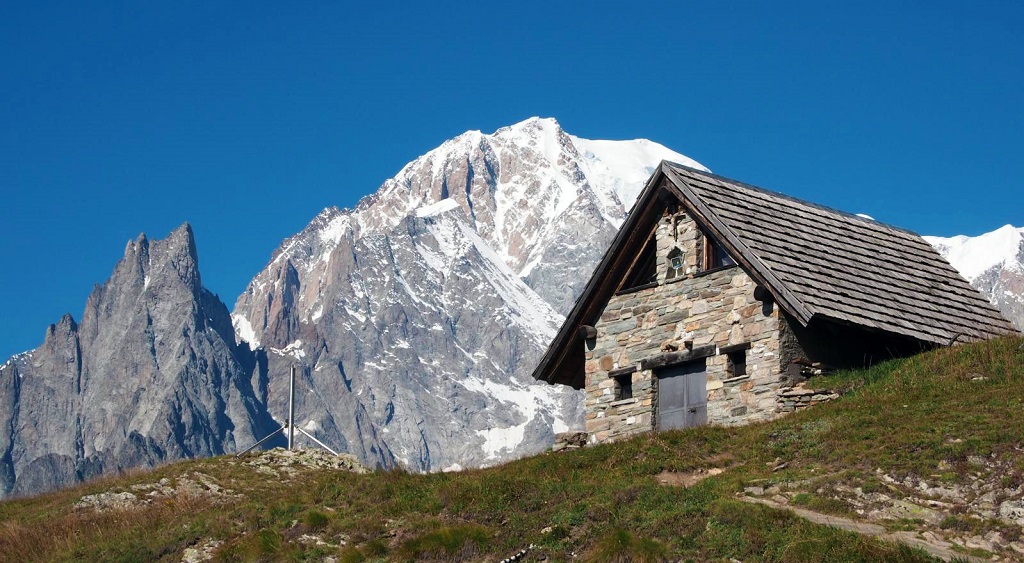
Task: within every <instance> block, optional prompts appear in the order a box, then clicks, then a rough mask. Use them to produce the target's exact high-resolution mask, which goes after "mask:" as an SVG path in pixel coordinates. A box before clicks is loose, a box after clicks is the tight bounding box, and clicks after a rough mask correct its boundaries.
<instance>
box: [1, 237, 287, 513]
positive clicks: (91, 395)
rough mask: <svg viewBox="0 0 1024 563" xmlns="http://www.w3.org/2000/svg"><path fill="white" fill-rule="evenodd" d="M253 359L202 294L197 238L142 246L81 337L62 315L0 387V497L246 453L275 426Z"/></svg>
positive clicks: (94, 308)
mask: <svg viewBox="0 0 1024 563" xmlns="http://www.w3.org/2000/svg"><path fill="white" fill-rule="evenodd" d="M251 356H252V354H251V353H250V352H248V349H247V348H244V347H243V348H242V349H240V348H238V347H237V346H236V345H235V338H234V334H233V331H232V330H231V321H230V318H229V315H228V310H227V307H226V306H224V304H223V303H221V302H220V301H219V300H218V299H216V297H215V296H213V295H212V294H211V293H210V292H209V291H207V290H206V289H204V288H203V287H202V285H201V278H200V275H199V266H198V258H197V253H196V245H195V240H194V236H193V233H192V229H191V228H190V227H189V226H188V225H187V224H185V225H182V226H181V227H179V228H178V229H176V230H175V231H173V232H172V233H171V234H170V235H168V237H167V238H165V239H163V240H150V239H147V238H146V236H145V235H140V236H139V237H138V238H137V239H135V240H134V241H130V242H129V243H128V244H127V245H126V249H125V255H124V257H122V258H121V260H119V261H118V263H117V265H116V266H115V267H114V271H113V273H112V274H111V276H110V278H109V279H108V280H107V281H106V282H105V283H103V284H102V285H100V286H97V287H96V289H95V290H94V291H93V293H92V294H91V295H90V297H89V300H88V302H87V304H86V309H85V313H84V314H83V315H82V323H81V326H77V325H76V324H75V321H74V319H73V318H72V317H71V316H70V315H65V316H64V317H63V318H62V319H61V320H60V321H59V322H58V323H56V324H54V325H51V326H50V327H49V329H48V330H47V334H46V340H45V342H44V343H43V344H42V345H41V346H40V347H39V348H37V349H35V350H33V351H32V352H30V353H27V354H24V355H21V356H19V357H18V361H17V362H16V365H15V364H11V366H10V367H13V368H15V369H16V370H17V373H18V377H16V378H15V377H0V406H3V407H4V408H2V409H0V429H7V430H0V496H3V495H5V494H10V493H14V494H18V493H29V492H35V491H41V490H46V489H49V488H53V487H54V486H58V485H61V484H68V483H74V482H77V481H80V480H83V479H86V478H89V477H90V476H93V475H97V474H99V473H102V472H104V471H107V470H110V469H115V468H122V467H132V466H139V465H143V466H144V465H152V464H155V463H161V462H163V461H167V460H174V459H181V458H184V457H195V456H204V455H214V454H218V453H223V452H224V451H226V450H230V449H234V447H235V441H236V440H240V441H241V442H243V443H252V442H253V441H254V440H255V436H256V435H257V434H263V433H264V430H263V429H264V428H265V427H267V426H268V425H269V422H268V421H269V420H270V417H269V415H268V414H267V413H266V410H265V406H261V403H262V401H263V399H262V398H261V397H260V395H259V393H258V391H256V390H254V388H253V384H252V379H253V378H255V379H256V380H257V381H258V380H259V379H260V378H259V374H258V373H257V374H254V373H253V370H254V369H256V366H257V364H258V362H257V361H256V359H255V358H253V357H251ZM5 367H7V366H6V365H5Z"/></svg>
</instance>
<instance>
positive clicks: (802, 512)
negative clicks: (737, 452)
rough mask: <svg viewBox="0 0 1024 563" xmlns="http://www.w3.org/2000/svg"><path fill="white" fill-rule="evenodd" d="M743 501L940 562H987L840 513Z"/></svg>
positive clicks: (939, 543)
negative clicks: (910, 549) (898, 545)
mask: <svg viewBox="0 0 1024 563" xmlns="http://www.w3.org/2000/svg"><path fill="white" fill-rule="evenodd" d="M739 499H740V500H742V501H743V502H749V503H753V504H763V505H765V506H770V507H772V508H777V509H779V510H788V511H790V512H792V513H794V514H796V515H797V516H799V517H801V518H804V519H806V520H810V521H811V522H814V523H815V524H824V525H825V526H832V527H833V528H839V529H840V530H846V531H848V532H856V533H858V534H862V535H865V536H872V537H875V538H878V539H880V540H883V541H889V542H899V543H902V544H906V545H909V546H910V547H916V548H918V549H922V550H924V551H926V552H928V553H929V554H930V555H933V556H935V557H938V558H939V559H942V560H943V561H952V560H954V559H956V560H960V561H971V562H972V563H983V562H987V561H988V559H982V558H980V557H972V556H970V555H965V554H963V553H960V552H958V551H954V550H953V549H952V544H950V543H946V542H943V541H941V540H936V541H934V542H931V541H927V540H925V539H923V538H921V537H919V536H918V535H917V534H916V533H914V532H889V531H887V530H886V529H885V528H883V527H882V526H879V525H878V524H868V523H867V522H858V521H856V520H851V519H849V518H843V517H841V516H833V515H831V514H822V513H820V512H814V511H812V510H807V509H805V508H799V507H795V506H789V505H786V504H780V503H778V502H775V501H772V500H768V499H763V498H755V497H748V496H742V497H739Z"/></svg>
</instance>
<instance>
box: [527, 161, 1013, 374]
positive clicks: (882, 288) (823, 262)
mask: <svg viewBox="0 0 1024 563" xmlns="http://www.w3.org/2000/svg"><path fill="white" fill-rule="evenodd" d="M668 195H671V196H674V198H673V199H677V200H679V202H681V203H682V205H684V206H685V207H686V208H687V209H688V210H689V211H690V213H692V214H693V215H694V217H695V219H696V220H697V221H698V222H699V223H701V225H702V226H703V227H704V228H706V229H707V230H708V231H710V232H711V233H712V234H713V235H714V236H715V237H716V238H717V239H718V240H719V241H720V242H721V243H722V244H723V245H724V246H725V247H726V248H727V249H728V251H729V252H730V254H731V255H732V256H733V257H734V258H736V260H737V262H738V263H739V264H740V265H741V266H743V267H744V269H745V270H746V271H747V272H748V273H749V274H750V275H751V276H752V277H753V278H754V279H755V280H756V281H757V282H758V283H760V284H762V285H763V286H765V288H766V289H767V290H768V291H770V292H771V294H772V295H773V296H774V297H775V299H776V301H777V302H778V304H779V306H780V307H782V308H783V309H784V310H785V311H786V312H788V313H789V314H790V315H792V316H793V317H794V318H796V319H797V320H798V321H799V322H800V323H802V324H804V325H805V326H806V325H807V324H808V323H810V322H811V320H812V319H815V318H821V319H826V320H830V321H834V322H840V323H844V324H851V325H855V326H860V327H863V328H866V329H871V330H879V331H884V332H888V333H893V334H897V335H902V336H906V337H911V338H915V339H918V340H920V341H923V342H926V343H929V344H939V345H944V344H949V343H951V342H953V341H961V342H964V341H973V340H981V339H987V338H991V337H994V336H998V335H1002V334H1007V333H1012V332H1015V330H1014V328H1013V327H1012V325H1011V324H1010V323H1009V321H1007V320H1006V319H1005V318H1003V316H1002V315H1001V314H1000V313H999V311H998V310H997V309H996V308H995V307H993V306H992V305H991V304H990V303H989V302H988V300H986V299H985V298H984V297H983V296H982V295H981V294H980V293H978V291H977V290H975V289H974V288H973V287H971V286H970V284H968V283H967V281H966V280H964V279H963V277H961V276H960V274H959V273H958V272H957V271H956V270H955V269H954V268H953V267H952V266H951V265H950V264H949V263H948V262H947V261H946V260H945V259H944V258H942V256H941V255H939V253H938V252H936V251H935V249H934V248H932V246H931V245H930V244H928V243H927V242H925V241H924V239H922V238H921V237H920V236H918V235H916V234H914V233H911V232H909V231H905V230H903V229H899V228H896V227H892V226H889V225H885V224H883V223H879V222H877V221H873V220H871V219H867V218H863V217H859V216H855V215H851V214H848V213H844V212H841V211H837V210H834V209H829V208H826V207H822V206H819V205H815V204H813V203H809V202H806V201H801V200H798V199H795V198H792V197H789V196H785V195H783V194H779V193H775V192H770V191H767V190H763V189H760V188H757V187H754V186H750V185H748V184H744V183H741V182H737V181H734V180H730V179H728V178H723V177H721V176H717V175H715V174H711V173H708V172H703V171H699V170H695V169H692V168H688V167H685V166H682V165H678V164H673V163H667V162H663V163H662V164H661V166H660V167H659V169H658V170H657V171H656V172H655V173H654V175H653V176H652V177H651V179H650V180H649V181H648V183H647V185H646V186H645V188H644V190H643V192H641V194H640V197H639V198H638V200H637V203H636V204H635V205H634V207H633V209H632V211H631V212H630V215H629V217H628V218H627V220H626V222H625V224H624V225H623V226H622V228H621V229H620V231H619V234H618V235H617V236H616V238H615V240H614V241H613V243H612V246H611V247H610V248H609V249H608V252H607V253H606V254H605V256H604V258H603V259H602V261H601V263H600V264H599V265H598V268H597V270H596V272H595V274H594V276H593V277H592V278H591V280H590V281H589V282H588V284H587V286H586V287H585V288H584V290H583V293H582V294H581V296H580V298H579V300H577V302H576V305H575V306H574V307H573V309H572V311H570V313H569V315H568V316H567V317H566V321H565V324H564V325H563V326H562V329H561V330H560V331H559V333H558V335H556V337H555V340H554V341H553V342H552V344H551V346H550V347H549V349H548V350H547V352H546V353H545V355H544V357H543V358H542V359H541V363H540V364H539V365H538V367H537V369H536V370H535V372H534V377H536V378H537V379H542V380H545V381H548V382H551V383H564V384H568V385H572V386H573V387H577V388H579V387H581V386H582V385H583V369H582V367H583V366H582V353H583V350H582V344H581V343H580V342H579V341H578V339H576V338H574V335H575V332H576V330H577V328H578V327H579V326H580V325H585V324H595V323H596V321H597V319H598V317H600V314H601V311H602V310H603V308H604V305H605V304H607V302H608V300H609V299H610V298H611V296H612V295H613V294H614V291H615V287H616V283H617V281H618V280H619V279H621V276H622V275H623V274H624V268H625V267H628V260H627V259H625V258H624V255H628V254H631V253H635V252H636V251H638V249H637V248H636V244H637V240H636V239H637V238H638V237H637V236H635V233H637V232H649V229H650V227H651V226H652V225H653V224H654V222H655V221H657V218H658V216H659V214H660V208H661V205H663V204H659V202H661V201H664V198H665V197H666V196H668ZM623 264H627V266H624V265H623ZM573 347H575V349H576V351H575V352H574V351H573Z"/></svg>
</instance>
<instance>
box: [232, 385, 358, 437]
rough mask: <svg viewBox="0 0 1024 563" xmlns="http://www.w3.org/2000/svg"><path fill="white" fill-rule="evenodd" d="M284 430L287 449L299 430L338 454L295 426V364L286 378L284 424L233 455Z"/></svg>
mask: <svg viewBox="0 0 1024 563" xmlns="http://www.w3.org/2000/svg"><path fill="white" fill-rule="evenodd" d="M285 430H287V431H288V432H287V434H286V436H287V437H288V449H289V450H291V449H292V446H294V445H295V431H296V430H298V431H299V432H301V433H303V434H305V435H306V437H307V438H309V439H310V440H313V441H314V442H316V444H317V445H318V446H320V447H321V448H323V449H325V450H327V451H329V452H331V453H332V454H334V455H340V454H339V453H338V452H336V451H334V450H332V449H331V448H329V447H327V444H324V443H323V442H321V441H320V440H317V439H316V438H314V437H313V435H312V434H310V433H309V432H306V431H305V430H303V429H301V428H296V427H295V366H292V370H291V376H290V377H289V378H288V420H286V421H285V422H284V425H282V426H281V427H280V428H278V429H277V430H274V431H273V432H271V433H270V434H269V435H267V436H266V437H265V438H263V439H262V440H260V441H259V442H256V443H255V444H253V445H251V446H249V447H248V448H246V449H244V450H242V451H241V452H239V453H238V454H237V455H235V457H242V456H243V455H245V454H247V453H249V452H251V451H252V450H254V449H256V448H258V447H259V446H261V445H263V444H264V443H266V442H267V441H268V440H270V439H271V438H273V437H274V436H277V435H278V434H280V433H281V432H284V431H285Z"/></svg>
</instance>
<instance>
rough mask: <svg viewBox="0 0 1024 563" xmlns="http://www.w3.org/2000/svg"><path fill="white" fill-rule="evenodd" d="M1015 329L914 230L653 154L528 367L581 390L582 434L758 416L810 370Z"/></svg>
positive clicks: (771, 411) (770, 411) (594, 436)
mask: <svg viewBox="0 0 1024 563" xmlns="http://www.w3.org/2000/svg"><path fill="white" fill-rule="evenodd" d="M1012 332H1014V329H1013V327H1012V326H1011V324H1010V323H1009V322H1008V321H1007V320H1006V319H1004V318H1003V317H1002V316H1001V315H1000V313H999V312H998V311H997V310H996V309H995V308H994V307H993V306H992V305H990V304H989V302H988V301H987V300H986V299H985V298H984V297H983V296H982V295H980V294H979V293H978V292H977V291H976V290H975V289H974V288H972V287H971V286H970V285H969V284H968V283H967V282H966V281H965V280H964V279H963V278H962V277H961V276H960V275H959V274H958V273H957V271H956V270H954V269H953V267H952V266H950V265H949V263H947V262H946V261H945V260H944V259H943V258H942V257H941V256H940V255H939V254H938V253H937V252H936V251H935V250H934V249H933V248H932V247H931V246H930V245H929V244H928V243H927V242H925V241H924V240H922V239H921V237H919V236H918V235H916V234H914V233H911V232H908V231H905V230H902V229H899V228H896V227H892V226H889V225H884V224H882V223H879V222H876V221H874V220H871V219H869V218H866V217H860V216H856V215H851V214H847V213H843V212H841V211H836V210H833V209H828V208H825V207H822V206H819V205H815V204H813V203H809V202H806V201H801V200H798V199H794V198H791V197H788V196H785V195H782V194H779V193H774V192H770V191H766V190H763V189H760V188H756V187H754V186H750V185H747V184H743V183H740V182H736V181H733V180H729V179H727V178H723V177H721V176H717V175H714V174H710V173H707V172H703V171H698V170H694V169H691V168H687V167H684V166H680V165H677V164H672V163H668V162H663V163H662V164H661V165H660V167H659V168H658V170H657V171H656V172H655V173H654V175H653V176H652V177H651V178H650V179H649V180H648V182H647V185H646V186H645V187H644V190H643V191H642V192H641V194H640V196H639V198H638V200H637V202H636V204H635V205H634V207H633V209H632V210H631V212H630V214H629V217H628V218H627V219H626V221H625V223H624V224H623V226H622V228H621V229H620V231H619V233H618V235H617V236H616V238H615V239H614V241H613V242H612V245H611V248H609V250H608V251H607V253H606V254H605V256H604V258H603V259H602V260H601V262H600V264H599V265H598V267H597V269H596V271H595V272H594V275H593V277H592V278H591V279H590V281H589V282H588V283H587V285H586V287H585V288H584V290H583V293H582V294H581V296H580V297H579V299H578V300H577V302H576V304H575V306H574V307H573V309H572V311H571V312H570V313H569V315H568V316H567V318H566V320H565V323H564V324H563V326H562V328H561V329H560V330H559V332H558V334H557V335H556V337H555V339H554V340H553V341H552V344H551V346H550V347H549V348H548V350H547V352H546V353H545V354H544V356H543V358H542V359H541V362H540V364H539V365H538V367H537V368H536V370H535V372H534V377H535V378H536V379H539V380H543V381H547V382H549V383H558V384H562V385H570V386H572V387H574V388H576V389H584V390H585V394H586V413H587V414H586V418H587V427H586V429H587V432H588V434H589V441H590V442H591V443H594V442H604V441H608V440H614V439H618V438H621V437H625V436H629V435H633V434H636V433H640V432H646V431H650V430H662V429H672V428H682V427H688V426H694V425H699V424H705V423H712V424H725V425H732V424H743V423H747V422H752V421H759V420H767V419H771V418H774V417H776V416H779V414H781V413H782V412H785V411H787V410H792V406H793V405H792V403H787V400H786V398H787V397H792V396H793V391H792V389H793V386H794V385H796V384H798V383H799V382H800V381H802V380H803V379H805V378H806V377H808V376H809V375H810V374H813V373H820V372H821V370H823V369H829V368H849V367H863V366H866V365H869V364H872V363H874V362H878V361H881V360H885V359H889V358H892V357H898V356H905V355H910V354H914V353H918V352H920V351H923V350H927V349H930V348H934V347H936V346H944V345H949V344H952V343H954V342H967V341H973V340H979V339H986V338H991V337H995V336H998V335H1002V334H1007V333H1012ZM815 398H817V397H815Z"/></svg>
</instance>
